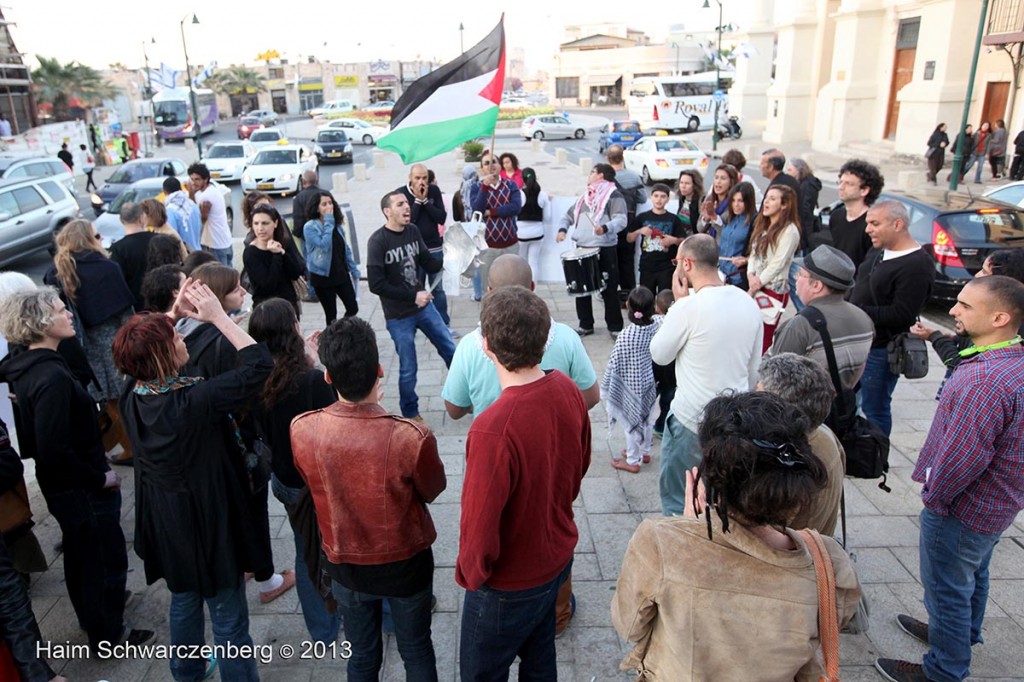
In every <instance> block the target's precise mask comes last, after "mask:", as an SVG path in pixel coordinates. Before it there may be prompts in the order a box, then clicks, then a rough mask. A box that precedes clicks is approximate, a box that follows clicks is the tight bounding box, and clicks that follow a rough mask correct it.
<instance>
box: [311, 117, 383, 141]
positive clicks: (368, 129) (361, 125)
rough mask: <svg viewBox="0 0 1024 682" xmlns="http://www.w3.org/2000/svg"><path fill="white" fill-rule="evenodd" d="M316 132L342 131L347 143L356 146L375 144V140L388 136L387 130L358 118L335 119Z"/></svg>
mask: <svg viewBox="0 0 1024 682" xmlns="http://www.w3.org/2000/svg"><path fill="white" fill-rule="evenodd" d="M318 130H344V131H345V134H346V135H348V139H349V142H351V143H352V144H356V143H359V142H361V143H362V144H377V140H379V139H380V138H382V137H384V136H385V135H387V134H388V128H386V127H384V126H375V125H372V124H370V123H367V122H366V121H363V120H361V119H358V118H336V119H334V120H333V121H331V122H330V123H328V124H327V125H323V126H320V127H319V128H318Z"/></svg>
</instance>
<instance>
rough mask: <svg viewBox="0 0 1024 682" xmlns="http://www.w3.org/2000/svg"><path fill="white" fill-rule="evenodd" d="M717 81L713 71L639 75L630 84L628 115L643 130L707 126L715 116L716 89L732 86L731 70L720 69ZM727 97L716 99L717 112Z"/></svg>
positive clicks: (726, 105)
mask: <svg viewBox="0 0 1024 682" xmlns="http://www.w3.org/2000/svg"><path fill="white" fill-rule="evenodd" d="M719 77H720V79H721V82H717V83H716V80H715V79H716V74H715V72H714V71H707V72H704V73H694V74H690V75H686V76H641V77H638V78H634V79H633V82H632V83H631V84H630V86H629V97H628V99H627V101H626V103H627V106H628V107H629V118H631V119H633V120H635V121H640V126H641V127H642V128H643V129H644V130H645V131H647V130H667V131H669V132H677V131H684V130H685V131H687V132H694V131H697V130H709V129H710V128H712V127H713V124H714V118H715V97H714V94H715V91H716V90H718V89H720V90H722V91H723V92H727V91H728V89H729V88H730V87H732V77H733V74H732V72H731V71H727V72H722V73H721V75H720V76H719ZM727 107H728V98H723V99H722V101H721V102H719V116H720V117H721V115H722V112H723V111H725V109H726V108H727Z"/></svg>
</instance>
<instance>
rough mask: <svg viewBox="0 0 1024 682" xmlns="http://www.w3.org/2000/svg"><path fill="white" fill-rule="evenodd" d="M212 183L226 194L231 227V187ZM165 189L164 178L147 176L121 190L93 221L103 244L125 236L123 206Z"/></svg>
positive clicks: (225, 203)
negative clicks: (122, 219)
mask: <svg viewBox="0 0 1024 682" xmlns="http://www.w3.org/2000/svg"><path fill="white" fill-rule="evenodd" d="M211 175H212V174H211ZM210 184H211V185H212V186H213V187H216V188H217V189H218V190H220V192H221V194H223V195H224V205H225V206H227V213H228V226H229V227H230V226H231V225H233V223H234V219H235V216H234V211H233V210H232V209H231V188H230V187H228V186H226V185H222V184H220V183H218V182H211V183H210ZM163 191H164V179H163V178H146V179H145V180H139V181H138V182H135V183H132V184H131V185H130V186H129V187H128V188H127V189H125V191H123V192H121V195H120V196H119V197H117V198H116V199H114V201H113V202H111V203H110V205H109V206H107V208H106V210H105V211H104V212H103V215H101V216H99V217H98V218H96V219H95V220H94V221H92V224H93V225H94V226H95V227H96V231H97V232H99V233H100V236H101V237H103V245H104V246H105V247H106V246H110V245H111V244H113V243H114V242H116V241H117V240H118V239H120V238H121V237H123V236H124V226H123V225H122V224H121V207H122V206H124V205H125V204H127V203H129V202H134V203H138V202H140V201H142V200H143V199H152V198H154V197H158V196H160V195H161V194H163Z"/></svg>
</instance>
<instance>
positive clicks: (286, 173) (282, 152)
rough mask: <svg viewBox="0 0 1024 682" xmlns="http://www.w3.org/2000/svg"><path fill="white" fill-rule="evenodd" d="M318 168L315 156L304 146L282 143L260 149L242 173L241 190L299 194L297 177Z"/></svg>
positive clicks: (299, 185)
mask: <svg viewBox="0 0 1024 682" xmlns="http://www.w3.org/2000/svg"><path fill="white" fill-rule="evenodd" d="M318 165H319V163H318V161H317V157H316V154H314V153H313V152H311V151H310V150H309V149H308V148H307V147H306V146H305V145H301V144H283V145H279V146H276V147H267V148H266V149H261V150H260V151H258V152H257V153H256V156H255V157H254V158H253V160H252V161H251V162H250V163H249V165H248V166H246V168H245V172H244V173H242V191H244V192H251V191H253V190H257V189H258V190H259V191H261V192H267V193H270V192H277V193H279V194H290V193H292V192H298V191H299V190H300V189H301V188H302V186H301V184H300V183H299V178H300V177H301V176H302V174H303V172H305V171H308V170H311V171H316V170H317V168H318Z"/></svg>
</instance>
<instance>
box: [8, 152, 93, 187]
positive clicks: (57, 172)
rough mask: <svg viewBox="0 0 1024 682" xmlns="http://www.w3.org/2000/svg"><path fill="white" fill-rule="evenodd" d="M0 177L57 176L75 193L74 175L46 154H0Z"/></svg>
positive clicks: (59, 161) (60, 162)
mask: <svg viewBox="0 0 1024 682" xmlns="http://www.w3.org/2000/svg"><path fill="white" fill-rule="evenodd" d="M0 178H4V179H6V178H14V179H16V178H57V179H59V180H60V181H61V182H63V183H64V186H65V187H67V188H68V191H69V192H71V195H72V196H74V195H75V193H76V192H75V176H74V174H73V173H72V172H71V169H70V168H68V167H67V166H66V165H65V164H64V162H63V161H61V160H60V159H57V158H49V157H46V156H17V155H14V154H4V155H0Z"/></svg>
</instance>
